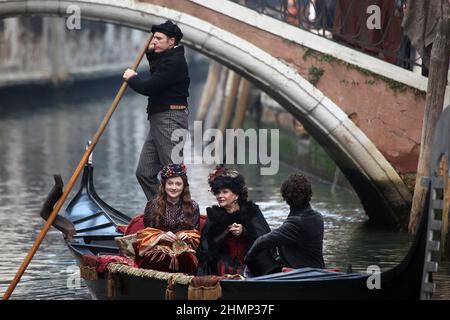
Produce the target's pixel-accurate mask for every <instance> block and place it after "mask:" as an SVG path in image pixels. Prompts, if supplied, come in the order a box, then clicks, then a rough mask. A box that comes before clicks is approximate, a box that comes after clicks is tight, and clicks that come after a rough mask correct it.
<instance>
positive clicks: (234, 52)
mask: <svg viewBox="0 0 450 320" xmlns="http://www.w3.org/2000/svg"><path fill="white" fill-rule="evenodd" d="M70 5H77V6H79V7H80V9H81V17H82V18H83V19H88V20H95V21H103V22H110V23H115V24H120V25H123V26H127V27H131V28H135V29H140V30H143V31H148V30H149V28H150V26H151V25H152V24H157V23H161V22H163V21H165V20H166V19H171V20H173V21H174V22H176V23H177V24H178V25H179V26H180V27H181V29H182V30H183V33H184V39H183V43H184V44H185V45H187V46H189V47H191V48H193V49H194V50H196V51H198V52H200V53H203V54H205V55H207V56H209V57H211V58H212V59H214V60H216V61H218V62H220V63H222V64H224V65H226V66H228V67H229V68H231V69H232V70H234V71H236V72H237V73H239V74H240V75H242V76H244V77H245V78H247V79H249V80H250V81H251V82H253V83H255V84H256V85H257V86H259V87H260V88H261V89H262V90H264V91H265V92H266V93H268V94H269V95H270V96H271V97H272V98H273V99H275V100H276V101H277V102H279V103H280V105H282V106H283V107H284V108H286V110H287V111H289V112H290V113H291V114H292V115H293V116H294V117H296V118H297V119H298V120H299V121H301V122H302V124H303V125H304V126H305V128H306V129H307V130H308V132H309V133H310V134H311V136H313V137H314V138H315V139H316V140H317V141H318V142H319V143H320V144H321V145H322V146H323V147H324V149H325V150H326V151H327V152H328V154H329V155H330V157H331V158H332V159H333V160H334V161H335V162H336V164H337V165H338V166H339V168H340V169H341V171H342V172H343V173H344V175H345V176H346V177H347V179H348V180H349V181H350V183H351V184H352V185H353V187H354V189H355V191H356V193H357V194H358V196H359V198H360V199H361V202H362V204H363V206H364V208H365V211H366V213H367V214H368V216H369V217H370V219H371V220H372V221H374V222H382V223H388V224H390V225H398V224H402V223H405V222H406V219H407V212H409V207H410V203H411V193H410V191H409V189H408V188H407V187H406V185H405V184H404V182H403V181H402V179H401V178H400V176H399V175H398V173H397V172H396V171H395V169H394V168H393V167H392V165H391V164H390V163H389V162H388V161H387V160H386V158H385V157H384V156H383V155H382V154H381V152H380V151H379V150H378V149H377V147H376V146H375V144H374V143H373V142H372V141H371V140H370V139H369V138H368V137H367V136H366V135H365V134H364V133H363V132H362V131H361V129H359V128H358V127H357V126H356V125H355V124H354V123H353V122H352V121H351V119H349V118H348V116H347V114H346V113H345V112H343V111H342V109H341V108H339V106H338V105H336V104H335V103H334V102H333V101H331V100H330V99H329V98H327V97H326V96H325V95H324V94H323V93H322V92H321V91H320V90H318V89H317V88H315V87H314V86H313V85H311V84H310V83H309V82H308V81H307V80H306V79H304V78H303V77H302V76H300V75H299V74H298V72H297V70H296V69H295V68H293V67H291V66H289V65H288V64H286V63H284V62H282V61H280V60H279V59H277V58H275V57H273V56H271V55H270V54H268V53H267V52H265V51H263V50H261V49H259V48H258V47H256V46H255V45H253V44H251V43H249V42H248V41H246V40H245V39H243V38H241V37H239V36H237V35H234V34H231V33H230V32H228V31H226V30H223V29H221V28H218V27H216V26H214V25H212V24H211V23H209V22H206V21H204V20H201V19H199V18H197V17H195V16H192V15H189V14H186V13H183V12H180V11H176V10H172V9H169V8H166V7H162V6H159V5H154V4H151V3H148V2H138V1H135V0H72V1H60V0H0V17H3V18H4V17H10V16H19V15H57V16H67V15H68V14H67V8H68V7H69V6H70Z"/></svg>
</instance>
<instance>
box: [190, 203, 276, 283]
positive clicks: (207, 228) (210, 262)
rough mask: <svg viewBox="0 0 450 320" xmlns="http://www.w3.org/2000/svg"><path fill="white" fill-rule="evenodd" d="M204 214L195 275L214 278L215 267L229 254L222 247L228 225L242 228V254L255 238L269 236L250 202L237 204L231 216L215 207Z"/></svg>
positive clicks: (265, 225)
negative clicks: (243, 248)
mask: <svg viewBox="0 0 450 320" xmlns="http://www.w3.org/2000/svg"><path fill="white" fill-rule="evenodd" d="M206 212H207V220H206V222H205V225H204V227H203V230H202V236H201V242H200V247H199V252H198V257H199V270H198V274H199V275H210V274H218V270H217V263H218V262H219V260H220V259H221V257H222V256H224V255H228V254H229V253H228V248H227V245H226V243H225V239H226V236H227V232H226V230H227V227H228V226H229V225H231V224H233V223H234V222H236V223H239V224H242V226H243V227H244V229H245V231H244V236H245V238H246V241H247V248H246V250H248V248H250V247H251V245H252V244H253V242H254V241H255V240H256V239H257V238H258V237H259V236H261V235H264V234H266V233H268V232H270V227H269V225H268V224H267V221H266V219H265V218H264V216H263V215H262V213H261V210H260V209H259V207H258V206H257V205H256V204H255V203H253V202H246V203H245V204H241V205H240V210H239V211H237V212H234V213H231V214H230V213H227V212H226V211H225V209H223V208H221V207H219V206H213V207H210V208H207V209H206Z"/></svg>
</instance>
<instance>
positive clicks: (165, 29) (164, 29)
mask: <svg viewBox="0 0 450 320" xmlns="http://www.w3.org/2000/svg"><path fill="white" fill-rule="evenodd" d="M151 31H152V33H155V32H161V33H164V34H165V35H166V36H168V37H169V38H175V43H176V44H178V42H180V40H181V39H182V38H183V32H181V29H180V28H179V27H178V26H177V25H176V24H175V23H173V22H172V21H170V20H167V21H166V22H164V23H161V24H158V25H154V26H152V30H151Z"/></svg>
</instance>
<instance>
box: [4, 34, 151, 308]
mask: <svg viewBox="0 0 450 320" xmlns="http://www.w3.org/2000/svg"><path fill="white" fill-rule="evenodd" d="M152 38H153V34H152V33H150V35H149V37H148V39H147V42H146V43H145V46H144V47H143V48H142V49H141V51H140V52H139V55H138V57H137V59H136V61H135V62H134V64H133V66H132V67H131V68H132V69H133V70H136V69H137V67H138V66H139V64H140V63H141V60H142V58H143V57H144V55H145V51H146V50H147V48H148V46H149V45H150V42H151V41H152ZM126 88H127V82H126V81H124V82H123V83H122V86H121V87H120V89H119V91H118V92H117V94H116V97H115V99H114V101H113V102H112V104H111V106H110V107H109V110H108V112H107V113H106V116H105V118H104V119H103V121H102V123H101V124H100V127H99V128H98V130H97V132H96V133H95V135H94V138H92V143H91V144H90V145H89V147H88V148H87V149H86V151H85V153H84V154H83V157H82V158H81V160H80V162H79V163H78V166H77V168H76V169H75V171H74V173H73V174H72V177H71V178H70V180H69V182H68V183H67V187H66V189H65V190H64V192H63V194H62V196H61V198H60V199H59V200H58V202H57V203H56V205H55V207H54V208H53V211H52V213H51V214H50V216H49V218H48V220H47V222H46V223H45V225H44V227H43V228H42V230H41V232H40V233H39V235H38V237H37V239H36V240H35V241H34V244H33V246H32V247H31V249H30V251H28V254H27V256H26V258H25V260H24V261H23V262H22V265H21V266H20V268H19V271H17V273H16V275H15V277H14V279H13V280H12V281H11V283H10V284H9V287H8V289H7V290H6V292H5V293H4V294H3V300H7V299H9V297H10V296H11V294H12V292H13V291H14V289H15V287H16V285H17V283H18V282H19V281H20V278H21V277H22V275H23V273H24V272H25V270H26V268H27V267H28V265H29V264H30V262H31V259H33V256H34V254H35V253H36V251H37V249H38V248H39V246H40V244H41V243H42V240H44V237H45V235H46V234H47V232H48V230H49V229H50V227H51V225H52V224H53V222H54V221H55V219H56V216H57V215H58V212H59V210H61V207H62V205H63V204H64V202H65V201H66V199H67V196H68V195H69V193H70V191H71V190H72V188H73V186H74V185H75V182H76V181H77V179H78V176H79V175H80V173H81V171H82V170H83V167H84V165H85V164H86V162H87V160H88V159H89V155H90V154H91V152H92V150H94V148H95V145H96V144H97V142H98V140H99V139H100V137H101V135H102V134H103V131H105V128H106V126H107V125H108V122H109V120H110V119H111V117H112V115H113V113H114V111H115V110H116V108H117V106H118V104H119V102H120V99H122V96H123V94H124V93H125V90H126Z"/></svg>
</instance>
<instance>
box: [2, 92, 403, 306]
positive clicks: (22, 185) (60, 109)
mask: <svg viewBox="0 0 450 320" xmlns="http://www.w3.org/2000/svg"><path fill="white" fill-rule="evenodd" d="M106 87H107V88H108V92H109V93H108V94H105V93H104V92H103V93H102V92H101V91H102V90H101V88H97V87H95V97H92V99H85V100H80V99H79V98H80V97H79V95H81V94H82V93H81V92H79V91H78V95H77V94H76V93H75V95H73V96H71V98H70V99H68V98H67V95H66V96H64V95H61V96H58V95H56V96H52V97H50V98H48V99H47V101H46V102H45V103H41V104H36V103H35V101H36V99H37V98H36V97H35V98H34V100H33V99H30V101H28V100H27V99H26V98H27V97H24V98H25V100H24V102H21V103H18V102H17V99H16V100H15V102H14V103H11V102H8V101H7V100H6V99H1V100H0V101H1V102H0V103H1V104H2V105H1V108H0V150H1V152H0V195H1V198H0V231H1V237H0V252H1V253H0V291H1V292H4V290H6V286H7V285H8V283H9V281H11V279H12V278H13V276H14V274H15V272H16V271H17V269H18V267H19V264H20V262H21V261H22V260H23V258H24V257H25V255H26V252H27V251H28V250H29V248H30V247H31V244H32V242H33V241H34V239H35V238H36V235H37V234H38V232H39V231H40V229H41V227H42V225H43V222H42V220H41V218H40V217H39V216H38V212H39V209H40V207H41V205H42V203H43V200H44V199H45V197H46V195H47V193H48V191H49V190H50V189H51V187H52V183H53V179H52V175H53V174H54V173H60V174H61V175H62V177H63V180H64V181H66V182H67V181H68V179H69V178H70V176H71V174H72V172H73V170H74V169H75V167H76V165H77V163H78V161H79V159H80V158H81V155H82V154H83V152H84V147H85V144H86V142H87V141H88V140H89V139H90V138H91V137H92V136H93V134H94V133H95V131H96V129H97V127H98V125H99V123H100V122H101V119H102V118H103V116H104V114H105V113H106V110H107V108H108V107H109V105H110V103H111V101H112V99H113V94H114V92H113V93H111V91H114V90H111V88H114V86H113V85H109V86H106ZM116 87H117V86H116ZM200 88H201V86H200V85H198V86H193V88H192V93H193V94H192V96H193V97H192V99H191V105H192V106H195V105H196V104H197V101H198V92H199V90H200ZM91 92H92V90H91ZM83 95H84V93H83ZM145 105H146V99H145V98H144V97H141V96H138V95H135V94H132V93H131V92H129V93H128V94H127V95H126V97H125V98H124V99H123V101H122V102H121V104H120V106H119V108H118V109H117V111H116V113H115V114H114V116H113V118H112V120H111V122H110V124H109V126H108V127H107V129H106V130H105V132H104V135H103V137H102V138H101V140H100V142H99V144H98V145H97V147H96V149H95V154H94V166H95V186H96V189H97V192H98V194H99V195H100V196H101V197H102V198H103V199H104V200H105V201H106V202H107V203H109V204H110V205H111V206H113V207H115V208H117V209H118V210H120V211H122V212H124V213H127V214H130V215H134V214H136V213H139V212H142V211H143V208H144V206H145V197H144V194H143V192H142V191H141V189H140V187H139V185H138V183H137V181H136V179H135V175H134V171H135V167H136V164H137V161H138V157H139V152H140V148H141V146H142V143H143V142H144V139H145V136H146V134H147V129H148V124H147V120H146V114H145ZM193 114H195V110H191V118H192V116H193ZM240 169H241V170H243V172H244V174H245V176H246V178H247V181H248V185H249V187H250V198H251V199H253V200H254V201H255V202H257V203H258V204H259V205H260V207H261V209H262V211H263V213H264V214H265V216H266V218H267V220H268V221H269V224H270V225H271V227H277V226H279V225H280V224H281V223H282V221H283V220H284V218H285V217H286V215H287V213H288V207H287V206H286V204H285V203H283V202H282V199H281V196H280V192H279V186H280V185H281V182H282V180H283V179H284V178H285V177H286V176H287V175H288V174H289V173H291V172H292V171H293V168H290V167H287V166H281V167H280V171H279V173H278V175H276V176H260V175H259V168H258V167H257V166H255V165H252V166H250V165H249V166H245V167H242V166H241V167H240ZM188 170H189V174H190V184H191V186H192V187H191V190H192V195H193V198H194V199H195V200H197V201H198V202H199V204H200V208H201V211H202V212H205V208H206V207H207V206H209V205H211V204H213V203H215V199H214V198H213V197H212V195H211V194H210V193H209V192H207V190H208V187H207V175H208V173H209V171H210V170H211V167H208V166H204V165H190V166H188ZM76 189H77V188H75V189H74V190H73V191H72V193H71V195H70V196H69V199H70V198H71V197H72V196H73V195H74V194H75V192H76ZM330 189H331V187H330V185H329V184H327V183H324V182H321V181H319V180H317V179H313V191H314V196H313V207H314V208H316V209H317V210H319V211H321V212H322V213H323V214H324V216H325V224H326V233H325V244H324V253H325V261H326V264H327V266H328V267H330V268H339V269H341V270H345V269H346V267H347V264H349V263H351V264H352V265H353V268H354V269H356V270H364V269H365V268H367V266H369V265H372V264H377V265H379V266H380V267H381V268H382V270H385V269H386V268H389V267H392V266H393V265H395V264H397V263H398V262H399V261H400V260H401V259H402V257H403V256H404V255H405V252H406V250H407V248H408V239H407V236H406V234H404V233H398V232H392V231H386V230H372V229H368V228H366V226H365V222H366V217H365V215H364V213H363V211H362V209H361V206H360V204H359V202H358V199H357V198H356V196H355V195H354V194H353V193H350V192H348V191H346V190H338V192H337V193H336V194H331V192H330ZM74 266H75V261H74V259H73V258H72V256H71V255H70V254H69V252H68V250H66V248H65V246H64V243H63V241H62V237H61V235H60V234H59V232H57V231H56V230H52V231H50V233H49V234H48V235H47V237H46V238H45V240H44V242H43V244H42V245H41V248H40V249H39V251H38V253H37V254H36V256H35V258H34V259H33V261H32V263H31V265H30V267H29V268H28V270H27V272H26V273H25V275H24V276H23V278H22V280H21V282H20V283H19V285H18V287H17V289H16V290H15V292H14V294H13V296H12V298H16V299H17V298H19V299H88V298H90V296H89V294H88V293H87V290H86V288H85V287H84V285H83V283H81V288H79V289H77V288H72V289H70V288H68V285H69V287H70V284H73V281H72V280H73V279H71V277H70V276H71V274H72V273H73V270H75V269H74Z"/></svg>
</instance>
